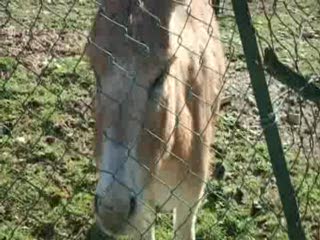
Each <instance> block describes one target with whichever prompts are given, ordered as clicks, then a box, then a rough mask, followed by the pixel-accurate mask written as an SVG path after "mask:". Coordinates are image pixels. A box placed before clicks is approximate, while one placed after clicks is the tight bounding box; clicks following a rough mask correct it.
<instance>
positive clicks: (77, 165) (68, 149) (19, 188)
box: [0, 0, 320, 240]
mask: <svg viewBox="0 0 320 240" xmlns="http://www.w3.org/2000/svg"><path fill="white" fill-rule="evenodd" d="M7 3H9V4H8V5H7V7H5V6H6V4H7ZM283 3H287V5H286V4H283ZM300 5H301V6H300ZM300 5H299V8H297V5H296V4H295V3H294V1H292V2H289V1H283V2H280V3H279V6H278V8H277V15H276V16H273V17H272V19H271V23H272V25H271V26H272V31H270V30H271V29H270V28H269V27H268V21H267V20H266V16H265V15H264V13H263V10H262V9H261V7H260V8H259V7H257V8H254V6H255V5H254V4H253V6H252V8H253V12H254V13H255V14H254V16H255V17H254V23H255V27H256V29H257V31H258V33H259V36H260V41H261V44H262V46H263V47H265V46H266V42H268V43H271V42H272V41H274V44H273V47H274V49H276V51H277V54H278V55H279V57H280V60H281V61H283V62H284V63H286V64H288V65H289V66H290V67H292V68H294V69H296V70H297V71H300V72H301V73H302V74H303V75H305V76H310V75H315V74H316V73H319V72H320V62H319V59H320V58H319V51H318V50H316V49H320V36H319V34H320V29H319V26H320V25H319V24H318V23H319V18H320V13H318V12H317V11H316V10H314V9H316V6H319V5H317V3H316V1H311V0H308V1H300ZM71 6H73V7H72V9H71ZM270 6H271V5H270V4H269V5H268V6H267V7H268V8H269V7H270ZM5 10H7V11H5ZM70 10H71V11H70ZM269 10H270V9H269ZM303 11H305V12H306V13H304V12H303ZM8 12H10V14H11V18H9V17H8ZM38 13H39V14H38ZM93 13H94V1H89V0H77V1H73V0H72V1H71V0H68V1H62V0H60V1H55V0H46V1H32V0H26V1H18V0H11V1H4V2H2V3H0V23H3V22H4V23H6V24H5V27H9V26H10V27H14V29H15V30H16V31H17V32H19V31H22V30H27V29H30V28H31V27H33V30H35V31H38V30H43V29H46V31H49V32H53V31H61V30H63V31H66V32H70V33H72V34H76V32H80V34H84V31H86V30H88V29H89V26H90V25H91V22H90V21H89V19H90V18H91V17H92V14H93ZM292 13H294V19H293V17H292ZM267 16H269V17H270V16H271V13H270V11H268V13H267ZM65 17H66V18H65ZM6 20H8V22H6ZM297 22H298V23H300V22H303V24H300V25H299V24H297ZM33 23H35V24H33ZM0 26H1V24H0ZM233 26H234V20H233V19H232V18H231V17H221V31H222V39H223V40H224V41H225V42H226V49H227V56H228V58H229V59H230V60H231V61H232V63H233V66H232V68H231V69H230V71H231V72H232V73H234V74H240V75H241V74H243V73H244V72H245V64H244V56H243V53H242V51H241V45H240V40H239V36H238V34H237V32H233V31H232V29H233ZM272 32H273V33H274V35H272ZM232 36H233V41H232V45H233V46H234V48H230V49H228V44H227V42H229V41H230V39H231V38H232ZM18 38H19V36H16V38H14V39H12V42H13V43H15V41H17V45H18V40H17V39H18ZM0 39H1V34H0ZM59 41H61V42H63V41H65V39H63V38H62V39H59ZM63 44H64V42H63ZM6 46H7V45H6ZM63 46H66V45H63ZM24 48H26V45H23V48H22V50H24ZM65 48H66V47H65ZM10 49H11V48H10ZM67 52H68V49H65V51H63V53H61V52H58V53H57V54H58V55H54V57H53V58H52V59H51V58H39V59H40V60H41V64H39V66H40V65H41V66H42V67H36V68H35V69H34V68H33V65H32V64H30V61H24V60H25V58H24V56H23V54H22V56H20V55H19V53H18V52H17V53H16V54H13V52H12V51H11V50H10V51H9V52H6V51H2V50H0V149H1V151H0V175H1V177H0V239H21V240H22V239H85V238H86V235H87V233H88V231H89V229H90V227H91V225H92V223H93V216H92V193H93V191H94V188H95V168H94V164H93V159H92V157H91V156H92V149H93V146H92V142H93V141H92V137H93V125H94V121H93V119H92V117H91V110H90V106H91V104H92V96H93V93H94V78H93V75H92V73H91V71H90V69H89V67H88V65H87V63H86V62H85V61H83V59H82V57H81V51H71V52H72V54H67ZM69 52H70V51H69ZM1 53H2V54H1ZM39 54H40V52H39ZM41 54H44V55H46V54H49V53H47V52H45V53H43V52H41ZM31 60H33V61H35V60H38V58H32V59H31ZM40 60H39V61H40ZM31 62H32V61H31ZM39 72H40V73H41V77H40V78H39ZM235 88H237V86H235ZM240 94H241V95H240V96H241V97H245V96H244V93H243V92H241V93H240ZM252 108H254V107H252ZM315 112H316V110H315ZM241 114H242V115H243V118H244V119H245V120H243V119H242V118H241V117H239V115H240V112H239V109H237V108H235V107H234V106H230V107H228V108H227V109H225V112H224V114H223V116H222V117H221V119H220V121H219V124H218V132H217V139H216V141H215V144H214V149H215V152H216V162H217V163H219V164H221V165H222V166H223V167H224V168H225V174H224V177H223V178H222V179H221V180H216V179H213V180H211V181H210V182H209V183H208V186H207V189H208V197H207V201H206V202H205V204H204V206H203V208H202V210H201V212H200V216H199V219H198V224H197V238H198V239H205V240H211V239H288V237H287V235H286V230H285V228H286V226H285V221H284V218H283V214H282V213H281V204H280V202H279V198H278V193H277V188H276V185H275V180H274V177H273V174H272V171H271V165H270V162H269V159H268V154H267V148H266V145H265V143H264V141H263V139H262V138H259V133H261V129H260V128H258V129H257V128H253V127H252V128H248V127H244V125H243V123H244V122H245V123H246V122H250V121H254V119H253V118H252V116H251V114H252V112H251V110H250V112H247V113H244V112H241ZM313 117H314V116H313ZM306 118H308V119H309V120H310V121H311V123H312V120H313V119H312V117H310V116H306ZM241 119H242V120H241ZM314 119H316V118H315V117H314ZM248 126H249V125H248ZM284 128H285V130H287V129H288V128H287V127H286V126H285V127H284ZM315 128H316V131H317V129H318V128H317V125H315ZM280 129H282V128H280ZM295 131H299V129H298V130H295ZM300 134H302V136H303V138H306V139H307V138H308V137H309V135H311V134H310V133H307V132H306V133H304V132H300ZM284 136H286V137H290V136H291V135H284ZM284 142H285V144H284V145H285V148H286V156H287V161H288V166H289V167H290V171H291V175H292V178H293V183H294V186H295V187H296V189H297V196H298V200H299V203H300V212H301V215H302V217H303V224H304V227H305V229H306V233H307V236H308V239H314V240H318V239H320V236H319V232H320V219H319V216H320V190H319V189H320V180H319V174H320V169H319V164H317V163H316V161H315V160H317V159H319V157H318V156H313V157H312V156H311V157H310V156H308V153H310V152H308V150H303V149H304V146H302V147H301V146H300V147H299V146H298V145H299V143H300V144H302V143H304V142H303V141H302V142H301V141H300V142H299V141H298V143H296V142H294V144H293V145H295V146H296V147H291V145H290V144H289V143H288V142H290V139H284ZM315 146H317V145H315ZM310 159H311V160H310ZM170 220H171V217H170V216H168V215H165V214H162V215H160V216H159V219H158V222H157V224H158V228H157V231H156V235H157V237H158V239H164V240H165V239H170V238H171V237H172V235H171V234H172V233H171V231H170V229H171V222H170Z"/></svg>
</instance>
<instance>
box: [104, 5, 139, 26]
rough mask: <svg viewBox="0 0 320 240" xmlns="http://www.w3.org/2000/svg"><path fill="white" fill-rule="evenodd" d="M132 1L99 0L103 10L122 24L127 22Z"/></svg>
mask: <svg viewBox="0 0 320 240" xmlns="http://www.w3.org/2000/svg"><path fill="white" fill-rule="evenodd" d="M132 2H133V0H99V4H100V9H102V12H103V13H104V14H106V15H107V16H108V17H109V18H111V19H112V20H114V21H117V22H118V23H120V24H125V23H127V21H128V18H129V15H130V10H131V5H132V4H133V3H132Z"/></svg>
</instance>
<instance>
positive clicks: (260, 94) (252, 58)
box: [232, 0, 306, 240]
mask: <svg viewBox="0 0 320 240" xmlns="http://www.w3.org/2000/svg"><path fill="white" fill-rule="evenodd" d="M232 5H233V9H234V13H235V17H236V22H237V25H238V29H239V32H240V38H241V42H242V46H243V50H244V53H245V56H246V62H247V67H248V70H249V74H250V79H251V83H252V87H253V91H254V95H255V99H256V102H257V105H258V109H259V114H260V119H261V125H262V127H263V130H264V135H265V138H266V142H267V146H268V151H269V155H270V159H271V164H272V168H273V172H274V175H275V178H276V183H277V186H278V190H279V194H280V199H281V202H282V206H283V210H284V214H285V217H286V220H287V226H288V235H289V238H290V239H291V240H304V239H306V238H305V234H304V230H303V228H302V225H301V220H300V215H299V208H298V205H297V201H296V198H295V193H294V188H293V186H292V184H291V180H290V175H289V171H288V168H287V165H286V161H285V156H284V152H283V148H282V143H281V139H280V135H279V131H278V127H277V124H276V123H275V115H274V113H273V109H272V103H271V100H270V96H269V91H268V86H267V83H266V79H265V75H264V71H263V67H262V62H261V57H260V54H259V50H258V44H257V40H256V36H255V31H254V28H253V25H252V21H251V16H250V12H249V7H248V4H247V0H232Z"/></svg>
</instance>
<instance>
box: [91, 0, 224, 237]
mask: <svg viewBox="0 0 320 240" xmlns="http://www.w3.org/2000/svg"><path fill="white" fill-rule="evenodd" d="M138 2H139V1H134V0H104V1H102V6H106V7H107V8H106V12H105V13H104V14H105V15H106V16H108V17H110V18H113V19H114V20H116V21H117V22H118V23H120V24H123V25H124V26H126V27H127V29H128V31H129V33H130V34H131V35H132V36H133V37H134V38H135V39H137V40H138V41H140V42H143V43H144V44H145V45H146V46H149V47H150V53H149V55H147V56H146V55H144V54H142V53H141V49H142V45H138V44H137V43H135V42H133V41H130V40H128V38H127V36H125V34H124V33H125V32H124V31H123V29H121V28H120V27H119V26H116V25H114V24H112V23H110V21H109V20H106V18H105V17H104V16H102V15H101V14H100V15H99V14H98V15H97V17H96V20H95V24H94V27H93V30H92V32H91V41H92V42H91V44H89V45H88V48H87V55H88V56H89V59H90V62H91V65H92V67H93V69H94V71H95V73H96V75H97V77H98V79H99V81H98V85H99V84H101V85H102V87H100V88H101V89H100V90H101V91H102V92H103V94H101V93H99V92H98V93H97V104H96V126H97V133H96V158H97V166H98V169H99V170H101V168H100V166H101V162H102V161H104V158H105V157H104V156H105V155H104V154H106V153H104V150H103V144H102V143H103V132H104V131H105V130H106V128H107V127H108V126H111V125H114V126H115V128H119V129H120V128H121V130H119V131H117V134H116V135H115V138H116V139H117V140H118V141H123V142H125V143H127V144H128V145H130V146H131V145H132V146H133V145H134V143H135V147H134V149H135V151H136V157H137V161H138V163H139V164H140V165H141V166H142V167H141V168H142V170H141V174H140V175H141V177H142V179H143V180H142V182H141V183H142V184H143V188H144V191H143V196H142V195H141V202H142V207H141V208H140V212H139V213H138V214H136V215H135V216H133V217H132V219H130V220H129V222H130V223H131V224H133V225H136V226H135V228H136V231H137V232H140V233H141V232H145V234H142V235H139V234H136V235H134V236H135V237H134V238H138V237H139V236H140V237H143V238H144V239H152V238H153V236H152V235H153V233H152V231H153V230H152V228H150V229H149V230H148V226H146V222H147V223H148V224H152V223H153V220H154V213H151V214H150V213H146V211H148V210H147V209H148V208H147V207H145V206H146V205H147V206H148V207H150V208H151V209H154V208H155V206H160V207H161V210H172V209H175V211H176V217H175V224H174V225H175V226H174V227H175V237H176V238H177V239H184V240H188V239H195V236H194V222H195V215H196V213H197V210H198V208H199V206H200V203H201V200H202V198H203V192H204V186H205V185H204V183H205V182H206V181H207V179H208V177H209V168H210V159H211V157H212V156H211V155H210V153H209V146H210V143H211V142H212V141H213V139H214V123H215V120H216V118H217V115H216V114H217V113H218V111H219V95H220V92H221V88H222V80H223V75H224V71H225V57H224V53H223V48H222V45H221V43H220V41H219V31H218V25H217V21H216V19H215V16H214V13H213V9H212V8H211V7H210V5H209V4H208V1H207V0H197V1H192V2H191V4H190V8H189V9H191V13H187V11H188V8H187V7H183V6H182V5H178V4H174V3H173V1H171V0H163V1H155V0H145V1H141V2H144V6H145V8H146V9H148V11H150V12H151V13H152V14H153V15H155V16H157V17H159V19H160V21H161V25H162V28H159V27H157V24H156V23H157V22H156V21H153V19H154V18H152V17H150V14H147V13H144V12H143V11H141V8H139V7H137V5H136V4H137V3H138ZM185 3H187V2H185ZM190 14H191V15H192V16H195V17H196V18H197V19H196V18H194V17H192V16H190ZM188 15H189V16H188ZM186 22H187V24H186V25H185V23H186ZM182 29H184V30H183V31H182ZM169 32H170V33H169ZM181 32H182V33H181ZM172 33H176V35H175V34H172ZM177 35H180V36H179V37H178V36H177ZM179 39H182V43H181V41H180V40H179ZM102 49H105V50H107V51H109V52H111V53H112V57H114V58H115V59H116V60H117V61H118V62H119V65H121V66H123V67H124V68H125V69H126V71H127V72H130V71H133V70H134V72H135V75H136V79H135V81H136V82H135V83H134V87H133V88H128V89H126V84H127V85H129V84H131V83H132V81H131V80H130V79H129V78H127V77H126V76H125V73H126V71H125V72H122V71H121V70H119V69H118V68H117V67H115V66H114V62H112V59H111V57H110V55H109V56H108V54H107V52H106V51H103V50H102ZM169 60H172V62H171V64H170V65H169V66H168V69H167V72H168V74H166V75H165V76H164V79H163V81H160V84H158V85H157V86H154V85H153V84H154V81H155V79H156V78H157V77H158V76H159V75H161V74H162V73H163V72H164V70H165V69H166V67H167V65H166V64H167V63H168V61H169ZM108 71H109V72H110V73H108ZM119 72H120V73H119ZM108 79H109V80H108ZM105 81H107V82H105ZM108 81H110V83H108ZM120 82H121V84H123V85H122V86H120V85H119V86H118V85H117V84H120ZM98 88H99V86H98ZM121 89H122V90H123V91H122V90H121ZM126 90H127V91H126ZM148 94H149V95H148ZM105 95H107V96H105ZM123 96H126V98H125V99H126V100H125V101H123V102H121V101H120V100H119V99H122V97H123ZM109 97H110V98H113V99H114V98H115V99H117V100H119V103H116V102H114V101H111V100H110V99H109ZM120 102H121V104H122V105H123V106H124V108H125V109H126V112H125V113H124V115H121V116H122V118H123V119H125V120H123V119H114V118H115V117H114V116H117V115H118V112H119V111H121V110H119V109H118V107H119V104H120ZM110 109H111V110H110ZM119 122H121V123H122V122H123V125H122V126H121V127H117V126H116V124H120V123H119ZM141 123H143V126H141ZM139 124H140V125H139ZM133 128H137V129H139V131H138V133H132V132H131V130H130V129H133ZM137 136H138V138H135V137H137ZM133 139H135V140H134V141H133ZM117 189H120V186H119V185H117V187H115V190H112V191H114V192H116V191H117ZM112 193H113V192H112ZM114 194H115V195H116V194H117V193H114ZM119 196H120V195H119ZM105 198H106V197H105ZM109 200H110V199H108V201H109ZM106 201H107V200H106ZM110 201H111V200H110ZM111 202H112V201H111ZM111 204H113V203H111ZM115 207H116V205H115ZM190 211H191V212H190ZM151 212H152V211H151ZM189 215H190V216H189ZM105 216H106V215H105ZM142 219H144V220H142ZM142 221H143V222H144V223H142ZM105 225H107V224H105ZM140 225H141V226H140ZM142 225H144V226H142ZM104 227H105V228H108V226H104Z"/></svg>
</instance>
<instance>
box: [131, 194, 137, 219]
mask: <svg viewBox="0 0 320 240" xmlns="http://www.w3.org/2000/svg"><path fill="white" fill-rule="evenodd" d="M136 206H137V200H136V198H135V197H133V196H132V197H131V198H130V209H129V217H130V216H131V215H132V214H133V213H134V211H135V209H136Z"/></svg>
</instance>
